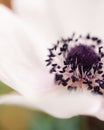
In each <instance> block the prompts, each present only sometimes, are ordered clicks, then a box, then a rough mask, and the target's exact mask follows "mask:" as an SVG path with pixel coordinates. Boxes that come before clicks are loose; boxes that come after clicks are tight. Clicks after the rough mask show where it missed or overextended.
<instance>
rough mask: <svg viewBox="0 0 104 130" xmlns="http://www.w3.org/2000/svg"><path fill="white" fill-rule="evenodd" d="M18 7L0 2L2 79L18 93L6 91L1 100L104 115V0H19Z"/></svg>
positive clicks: (60, 112) (65, 113)
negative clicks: (11, 8)
mask: <svg viewBox="0 0 104 130" xmlns="http://www.w3.org/2000/svg"><path fill="white" fill-rule="evenodd" d="M12 7H13V9H14V12H13V11H11V10H9V9H8V8H6V7H5V6H3V5H0V80H1V81H2V82H4V83H5V84H7V85H8V86H10V87H11V88H12V89H14V90H15V91H16V92H17V93H12V94H8V95H1V96H0V104H11V105H21V106H26V107H28V108H31V109H38V110H41V111H44V112H46V113H48V114H50V115H52V116H55V117H58V118H70V117H73V116H76V115H90V116H94V117H97V118H99V119H101V120H104V95H103V94H104V91H103V89H104V74H103V71H104V66H103V64H104V59H103V56H104V55H103V51H104V50H103V41H101V40H100V39H99V38H98V37H100V38H103V35H104V29H103V23H104V16H103V14H102V12H103V11H104V8H103V7H104V2H103V0H100V1H98V0H92V1H91V0H78V1H76V0H38V1H36V0H13V1H12ZM101 14H102V15H101ZM73 32H75V33H77V34H81V35H79V36H76V35H75V34H73V35H71V34H72V33H73ZM88 33H91V34H92V35H94V37H93V36H91V35H87V34H88ZM95 36H97V37H95ZM53 43H54V45H53Z"/></svg>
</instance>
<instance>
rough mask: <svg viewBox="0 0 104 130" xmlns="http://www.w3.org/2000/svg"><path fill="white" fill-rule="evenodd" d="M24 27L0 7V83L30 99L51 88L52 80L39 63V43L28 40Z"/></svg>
mask: <svg viewBox="0 0 104 130" xmlns="http://www.w3.org/2000/svg"><path fill="white" fill-rule="evenodd" d="M26 27H27V26H25V23H24V22H22V21H21V20H20V19H19V18H17V17H16V16H15V15H14V14H13V13H12V12H10V10H9V9H7V8H6V7H4V6H2V5H0V80H1V81H3V82H4V83H6V84H7V85H9V86H10V87H12V88H13V89H15V90H17V91H18V92H20V93H22V94H25V95H27V96H31V95H34V94H35V93H37V92H38V90H40V91H41V90H42V91H43V90H44V91H45V90H46V89H48V88H49V87H51V84H52V83H53V77H52V75H49V73H48V72H47V71H46V70H45V68H44V67H43V66H42V65H41V62H39V61H40V59H38V58H39V57H38V54H40V55H41V51H40V52H38V54H37V53H36V51H35V50H37V44H38V43H37V44H35V41H34V42H32V40H33V39H35V38H32V40H31V39H30V37H29V36H28V35H27V34H29V33H28V32H27V30H28V29H27V30H26ZM41 49H42V48H41ZM40 55H39V56H40ZM42 58H43V57H41V59H42ZM42 61H43V59H42ZM43 62H44V64H45V61H43ZM47 80H48V81H49V83H48V84H47Z"/></svg>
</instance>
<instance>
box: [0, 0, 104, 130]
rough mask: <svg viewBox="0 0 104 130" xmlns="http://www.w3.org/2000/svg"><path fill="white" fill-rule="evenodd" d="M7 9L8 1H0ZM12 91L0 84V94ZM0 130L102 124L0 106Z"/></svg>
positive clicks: (89, 129) (93, 129)
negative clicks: (57, 117)
mask: <svg viewBox="0 0 104 130" xmlns="http://www.w3.org/2000/svg"><path fill="white" fill-rule="evenodd" d="M0 2H2V3H3V4H5V5H6V6H8V7H11V6H10V0H0ZM11 91H13V90H12V89H10V88H9V87H8V86H6V85H5V84H3V83H0V94H4V93H9V92H11ZM0 130H104V122H102V121H100V120H98V119H95V118H92V117H86V116H77V117H74V118H71V119H56V118H54V117H51V116H49V115H47V114H45V113H42V112H38V111H32V110H28V109H26V108H22V107H14V106H4V105H2V106H0Z"/></svg>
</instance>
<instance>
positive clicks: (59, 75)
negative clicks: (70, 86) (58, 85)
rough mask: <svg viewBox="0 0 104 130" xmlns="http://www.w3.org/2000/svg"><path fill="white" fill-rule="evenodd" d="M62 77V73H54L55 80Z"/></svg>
mask: <svg viewBox="0 0 104 130" xmlns="http://www.w3.org/2000/svg"><path fill="white" fill-rule="evenodd" d="M62 77H63V75H61V74H56V75H55V81H58V80H62Z"/></svg>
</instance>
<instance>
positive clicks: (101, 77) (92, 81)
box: [46, 35, 104, 94]
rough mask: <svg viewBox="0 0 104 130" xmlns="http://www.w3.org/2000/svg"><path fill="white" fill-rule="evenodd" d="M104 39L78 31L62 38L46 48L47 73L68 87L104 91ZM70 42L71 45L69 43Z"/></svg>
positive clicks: (59, 83)
mask: <svg viewBox="0 0 104 130" xmlns="http://www.w3.org/2000/svg"><path fill="white" fill-rule="evenodd" d="M103 44H104V43H103V42H102V40H101V39H99V38H97V37H91V36H90V35H87V36H85V37H82V36H81V35H79V36H78V37H75V35H72V37H70V38H68V39H61V40H60V41H57V43H56V44H55V45H54V46H53V47H52V48H50V49H49V55H48V59H47V60H46V62H47V66H49V69H50V73H53V74H54V75H55V83H56V84H58V85H61V86H65V87H67V88H68V89H69V90H72V89H74V90H75V89H77V88H82V89H83V88H87V89H88V90H90V91H91V92H94V93H97V94H103V93H104V45H103ZM72 46H73V47H72Z"/></svg>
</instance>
